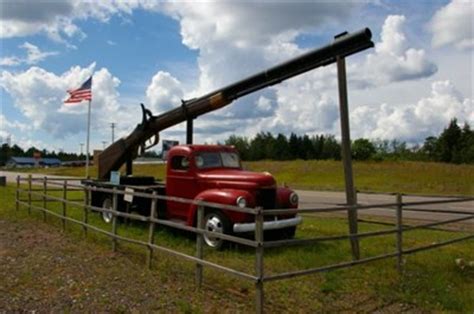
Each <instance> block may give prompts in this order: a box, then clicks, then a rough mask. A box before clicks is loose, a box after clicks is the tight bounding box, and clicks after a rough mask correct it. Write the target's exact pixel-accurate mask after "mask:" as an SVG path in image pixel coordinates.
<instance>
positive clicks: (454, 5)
mask: <svg viewBox="0 0 474 314" xmlns="http://www.w3.org/2000/svg"><path fill="white" fill-rule="evenodd" d="M430 30H431V32H432V33H433V38H432V44H433V46H434V47H441V46H447V45H454V46H455V47H456V48H458V49H472V48H474V2H472V1H471V0H452V1H451V2H450V3H449V4H447V5H446V6H444V7H442V8H441V9H439V10H438V11H437V12H436V13H435V15H434V16H433V18H432V19H431V22H430Z"/></svg>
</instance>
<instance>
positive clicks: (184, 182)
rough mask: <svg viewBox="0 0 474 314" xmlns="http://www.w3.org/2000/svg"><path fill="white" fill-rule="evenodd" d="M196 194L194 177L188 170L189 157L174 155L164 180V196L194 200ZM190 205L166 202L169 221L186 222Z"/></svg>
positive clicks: (192, 172)
mask: <svg viewBox="0 0 474 314" xmlns="http://www.w3.org/2000/svg"><path fill="white" fill-rule="evenodd" d="M196 193H197V187H196V177H195V175H194V171H191V170H190V162H189V157H187V156H183V155H175V156H173V157H172V158H171V160H170V164H169V169H168V176H167V178H166V195H168V196H174V197H181V198H186V199H194V197H195V196H196ZM189 208H190V204H187V203H180V202H174V201H169V200H168V201H167V214H168V218H170V219H179V220H185V221H186V220H187V218H188V210H189Z"/></svg>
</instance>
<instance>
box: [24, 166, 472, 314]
mask: <svg viewBox="0 0 474 314" xmlns="http://www.w3.org/2000/svg"><path fill="white" fill-rule="evenodd" d="M80 181H81V178H60V179H58V178H48V177H44V178H32V176H31V175H30V176H28V177H20V176H18V177H17V181H16V183H17V187H16V209H17V210H19V208H20V205H23V206H26V208H27V209H28V212H29V213H31V211H32V209H35V210H39V211H41V212H42V213H43V218H44V219H46V215H51V216H55V217H57V218H59V219H60V220H61V221H62V228H63V230H65V229H66V223H67V222H71V223H74V224H78V225H80V226H82V228H83V232H84V235H87V232H88V230H93V231H96V232H99V233H102V234H105V235H107V236H109V237H110V238H111V239H112V250H113V251H116V250H117V243H118V241H124V242H129V243H133V244H137V245H141V246H144V247H146V249H147V258H146V265H147V267H148V268H151V265H152V257H153V253H154V251H161V252H164V253H166V254H170V255H173V256H176V257H178V258H182V259H185V260H188V261H191V262H193V263H195V265H196V267H195V280H196V284H197V286H198V287H201V285H202V281H203V267H210V268H213V269H216V270H219V271H222V272H225V273H228V274H231V275H234V276H237V277H240V278H242V279H245V280H249V281H251V282H253V283H254V285H255V307H256V312H257V313H262V312H263V309H264V283H267V282H271V281H277V280H283V279H288V278H293V277H297V276H303V275H309V274H314V273H320V272H327V271H331V270H336V269H342V268H347V267H352V266H355V265H360V264H365V263H369V262H373V261H377V260H382V259H387V258H396V261H397V269H398V271H400V272H401V271H402V267H403V263H402V259H403V256H404V255H408V254H413V253H417V252H420V251H425V250H430V249H435V248H439V247H442V246H446V245H449V244H453V243H456V242H461V241H467V240H470V239H474V234H468V235H464V236H462V237H458V238H455V239H451V240H447V241H443V242H438V243H434V244H430V245H426V246H420V247H416V248H406V249H404V248H403V236H404V233H405V232H409V231H413V230H417V229H424V228H433V227H436V226H441V225H445V224H450V223H457V222H463V221H467V220H470V219H473V218H474V213H473V212H469V211H460V210H439V209H425V208H413V207H410V206H419V205H433V204H447V203H461V202H468V201H474V197H456V198H451V199H448V200H446V199H440V200H431V201H417V202H404V201H403V195H402V194H394V195H395V198H396V199H395V202H391V203H380V204H371V205H355V206H333V207H325V208H311V209H265V210H263V209H262V208H241V207H237V206H228V205H223V204H216V203H209V202H204V201H196V200H189V199H183V198H178V197H168V196H162V195H158V194H157V193H156V192H153V193H151V194H150V193H143V192H136V191H135V192H129V191H124V190H121V189H119V188H118V187H114V188H112V189H110V188H100V187H90V186H85V185H82V184H81V183H80ZM22 183H23V184H22ZM25 183H26V186H25ZM72 191H83V192H84V197H83V198H81V199H71V198H70V197H69V195H70V193H71V192H72ZM94 191H95V192H105V193H110V194H111V195H112V200H113V201H112V208H111V209H106V208H101V207H96V206H92V205H91V202H90V200H91V193H92V192H94ZM51 192H57V193H58V194H61V196H53V195H51V194H50V193H51ZM59 192H62V193H59ZM25 194H26V199H24V198H22V195H25ZM125 194H131V195H133V196H134V197H142V198H148V199H150V200H151V205H150V215H149V216H143V215H138V214H132V213H127V212H123V211H120V210H119V208H118V198H119V195H125ZM33 197H36V198H35V199H33ZM158 200H166V201H173V202H180V203H187V204H195V205H197V208H198V210H197V219H196V222H197V223H196V226H195V227H192V226H187V225H183V224H180V223H176V222H173V221H170V220H164V219H159V218H157V212H156V209H157V202H158ZM51 202H56V203H60V204H62V206H61V210H60V213H58V212H56V211H53V210H51V209H48V203H51ZM38 203H39V204H38ZM72 207H74V208H76V209H80V210H81V211H82V219H81V220H79V219H75V218H72V217H70V216H68V211H69V210H70V209H71V208H72ZM206 208H216V209H218V210H222V209H225V210H229V211H237V212H242V213H248V214H251V215H253V216H254V217H255V235H254V239H247V238H241V237H237V236H234V235H227V234H220V233H214V232H210V231H207V230H205V227H204V214H205V210H206ZM371 208H372V209H373V208H388V209H392V210H394V211H395V222H394V224H393V225H394V228H391V229H388V230H379V231H372V232H362V233H357V234H344V235H331V236H321V237H315V238H309V239H288V240H276V241H264V230H263V224H264V220H265V216H274V215H287V214H309V213H334V212H341V211H348V210H357V211H363V210H366V209H371ZM91 211H96V212H100V213H103V212H105V213H110V214H112V216H113V219H112V224H111V227H110V228H111V229H110V230H104V229H102V228H99V227H97V226H94V225H92V224H90V223H89V213H90V212H91ZM406 211H418V212H425V213H432V212H436V213H448V214H453V215H459V216H460V217H457V218H452V219H448V220H444V221H437V222H430V223H425V224H418V225H408V226H407V225H404V224H403V212H406ZM119 217H123V218H127V219H131V220H136V221H141V222H145V223H148V240H147V241H141V240H137V239H132V238H128V237H124V236H121V235H118V234H117V220H118V218H119ZM157 225H164V226H168V227H172V228H176V229H180V230H185V231H189V232H192V233H195V234H196V251H195V254H194V255H190V254H186V253H183V252H180V251H177V250H173V249H171V248H167V247H164V246H162V245H159V244H157V243H155V228H156V226H157ZM391 234H393V235H395V238H396V250H395V251H394V252H390V253H387V254H382V255H377V256H371V257H366V258H361V259H353V260H350V261H345V262H341V263H338V264H332V265H326V266H321V267H314V268H310V269H303V270H296V271H289V272H283V273H277V274H271V275H265V272H264V250H265V249H269V248H275V247H290V246H300V245H313V244H315V243H318V242H324V241H336V240H349V241H350V240H354V239H357V240H358V239H362V238H369V237H376V236H384V235H391ZM204 235H208V236H212V237H215V238H220V239H223V240H226V241H229V242H233V243H238V244H240V245H244V246H248V247H251V248H253V249H255V270H254V272H253V273H246V272H242V271H239V270H236V269H232V268H230V267H227V266H224V265H220V264H217V263H214V262H211V261H209V260H206V259H205V256H204V254H203V247H204V238H203V237H204Z"/></svg>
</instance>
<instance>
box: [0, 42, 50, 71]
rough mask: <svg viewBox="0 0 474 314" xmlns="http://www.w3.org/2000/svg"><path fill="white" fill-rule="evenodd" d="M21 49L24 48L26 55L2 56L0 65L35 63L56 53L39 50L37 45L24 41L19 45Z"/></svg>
mask: <svg viewBox="0 0 474 314" xmlns="http://www.w3.org/2000/svg"><path fill="white" fill-rule="evenodd" d="M19 47H20V48H22V49H25V50H26V57H24V58H20V57H16V56H11V57H3V58H1V59H0V65H2V66H17V65H21V64H28V65H32V64H37V63H39V62H41V61H43V60H44V59H46V58H47V57H50V56H55V55H57V54H58V52H57V51H41V50H40V48H38V47H37V46H35V45H33V44H31V43H29V42H24V43H23V44H22V45H20V46H19Z"/></svg>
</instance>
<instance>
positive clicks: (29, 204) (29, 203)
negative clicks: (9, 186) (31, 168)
mask: <svg viewBox="0 0 474 314" xmlns="http://www.w3.org/2000/svg"><path fill="white" fill-rule="evenodd" d="M28 214H29V215H31V174H29V175H28Z"/></svg>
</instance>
